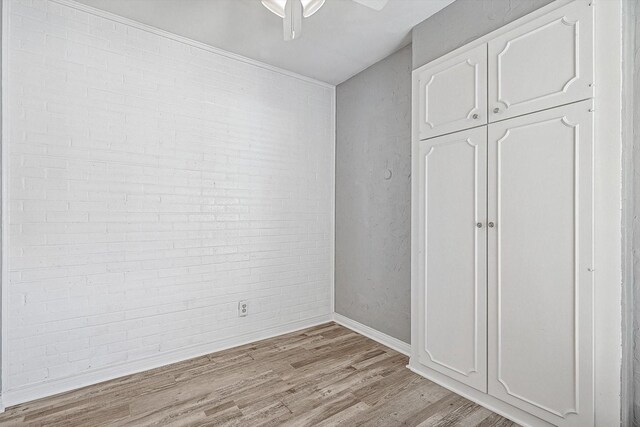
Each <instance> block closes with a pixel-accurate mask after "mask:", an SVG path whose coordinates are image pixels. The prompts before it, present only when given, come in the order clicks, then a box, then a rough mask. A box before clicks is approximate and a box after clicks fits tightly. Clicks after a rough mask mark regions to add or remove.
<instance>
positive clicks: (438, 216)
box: [418, 128, 487, 391]
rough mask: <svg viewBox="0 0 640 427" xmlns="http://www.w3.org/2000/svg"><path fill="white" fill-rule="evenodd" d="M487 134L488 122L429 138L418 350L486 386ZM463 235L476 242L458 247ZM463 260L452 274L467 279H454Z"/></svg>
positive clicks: (424, 152) (423, 152)
mask: <svg viewBox="0 0 640 427" xmlns="http://www.w3.org/2000/svg"><path fill="white" fill-rule="evenodd" d="M486 137H487V135H486V128H476V129H470V130H467V131H463V132H458V133H456V134H450V135H445V136H441V137H438V138H434V139H431V140H428V141H423V142H421V144H420V148H419V159H420V160H419V165H420V178H419V179H420V182H421V183H422V184H421V187H422V191H421V192H420V214H419V215H420V218H421V220H420V224H421V226H420V229H421V231H420V238H419V240H420V243H419V244H420V247H421V248H423V249H422V250H421V253H422V262H421V267H420V277H421V279H420V282H421V283H422V284H423V286H422V287H421V290H420V297H419V298H420V299H421V301H422V305H423V307H425V309H424V310H422V311H421V313H420V327H419V328H420V330H421V331H422V332H421V333H420V337H421V338H420V340H419V343H418V348H419V356H418V357H419V359H420V361H421V363H423V364H424V365H425V366H429V367H431V368H432V369H435V370H438V371H439V372H442V373H444V374H446V375H449V376H451V377H453V378H455V379H457V380H458V381H461V382H463V383H465V384H468V385H470V386H471V387H474V388H476V389H478V390H481V391H486V372H487V371H486V226H483V227H482V228H478V226H477V224H478V223H482V224H484V222H485V221H486V156H487V154H486V153H487V151H486ZM462 171H468V173H464V172H462ZM449 219H450V220H451V221H452V222H453V223H450V221H449ZM430 228H432V230H433V231H432V232H433V233H435V235H434V236H431V235H430ZM445 237H446V238H445ZM456 239H462V240H456ZM456 242H461V245H460V246H466V247H471V248H470V249H467V250H464V249H460V251H456V250H455V248H456V247H457V246H456ZM433 245H435V246H433ZM458 263H462V264H461V265H460V267H459V268H458V269H457V270H458V271H457V273H451V274H460V275H461V276H460V277H462V279H461V280H454V279H451V276H450V275H449V274H447V273H446V272H447V271H448V269H449V267H450V266H451V265H454V264H458ZM466 283H468V285H466ZM432 299H433V300H435V301H437V304H436V305H434V304H433V303H432ZM461 307H462V308H461ZM456 310H457V311H456ZM467 310H468V315H466V314H463V313H467ZM431 324H435V325H437V326H436V327H433V326H431ZM442 325H446V327H447V328H448V329H447V330H446V331H444V330H443V327H442ZM452 343H457V345H453V346H452V345H451V344H452ZM451 350H455V351H451Z"/></svg>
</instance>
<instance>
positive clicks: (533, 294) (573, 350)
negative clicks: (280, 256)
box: [488, 100, 594, 427]
mask: <svg viewBox="0 0 640 427" xmlns="http://www.w3.org/2000/svg"><path fill="white" fill-rule="evenodd" d="M488 150H489V156H488V175H489V179H488V197H489V203H488V220H489V221H490V222H493V223H494V226H493V227H492V228H489V234H488V248H489V249H488V253H489V257H488V261H489V262H488V289H489V294H488V307H489V308H488V325H489V330H488V346H489V347H488V354H489V364H488V368H489V376H488V388H489V394H491V395H493V396H495V397H497V398H499V399H501V400H503V401H505V402H507V403H510V404H511V405H514V406H516V407H519V408H521V409H523V410H525V411H527V412H529V413H531V414H533V415H536V416H538V417H540V418H542V419H544V420H546V421H549V422H551V423H552V424H554V425H558V426H580V427H588V426H591V425H593V394H594V390H593V381H594V380H593V168H594V165H593V112H592V103H591V101H590V100H588V101H583V102H579V103H575V104H571V105H567V106H563V107H559V108H555V109H551V110H546V111H542V112H539V113H535V114H529V115H526V116H522V117H518V118H514V119H510V120H505V121H503V122H499V123H495V124H491V125H489V148H488Z"/></svg>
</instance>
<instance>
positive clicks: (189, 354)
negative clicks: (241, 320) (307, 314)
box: [2, 314, 333, 409]
mask: <svg viewBox="0 0 640 427" xmlns="http://www.w3.org/2000/svg"><path fill="white" fill-rule="evenodd" d="M332 318H333V316H332V315H331V314H327V315H323V316H318V317H313V318H310V319H305V320H300V321H297V322H292V323H287V324H286V325H281V326H276V327H273V328H267V329H263V330H260V331H256V332H251V333H248V334H243V335H239V336H237V337H233V338H228V339H224V340H219V341H214V342H210V343H206V344H200V345H196V346H191V347H186V348H181V349H179V350H175V351H171V352H167V353H163V354H159V355H156V356H151V357H147V358H144V359H139V360H135V361H131V362H125V363H121V364H117V365H112V366H109V367H106V368H101V369H95V370H91V371H86V372H83V373H81V374H79V375H74V376H71V377H66V378H60V379H56V380H52V381H47V382H42V383H38V384H32V385H28V386H24V387H20V388H16V389H13V390H7V391H5V392H4V393H2V404H3V405H2V406H3V409H4V408H5V407H7V408H8V407H10V406H14V405H17V404H20V403H24V402H30V401H32V400H36V399H41V398H43V397H48V396H53V395H55V394H59V393H64V392H67V391H71V390H76V389H79V388H82V387H86V386H90V385H94V384H98V383H101V382H104V381H109V380H113V379H116V378H119V377H123V376H126V375H131V374H137V373H139V372H144V371H148V370H150V369H155V368H159V367H161V366H166V365H170V364H172V363H178V362H182V361H184V360H188V359H193V358H194V357H199V356H203V355H205V354H209V353H215V352H218V351H222V350H226V349H229V348H233V347H238V346H240V345H245V344H250V343H252V342H255V341H261V340H264V339H268V338H273V337H275V336H278V335H284V334H287V333H291V332H296V331H299V330H301V329H305V328H310V327H312V326H316V325H321V324H323V323H327V322H330V321H331V320H333V319H332Z"/></svg>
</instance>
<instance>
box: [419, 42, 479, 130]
mask: <svg viewBox="0 0 640 427" xmlns="http://www.w3.org/2000/svg"><path fill="white" fill-rule="evenodd" d="M486 81H487V46H486V45H482V46H478V47H477V48H475V49H472V50H470V51H468V52H465V53H463V54H461V55H458V56H456V57H455V58H451V59H449V60H447V61H445V62H442V63H439V64H436V65H434V66H433V67H428V68H426V69H425V70H423V71H422V72H421V73H420V76H419V85H418V87H419V91H420V92H419V94H418V97H419V100H420V113H419V122H420V123H419V132H420V139H427V138H431V137H434V136H437V135H442V134H445V133H451V132H456V131H459V130H462V129H468V128H471V127H474V126H479V125H482V124H485V123H487V86H486Z"/></svg>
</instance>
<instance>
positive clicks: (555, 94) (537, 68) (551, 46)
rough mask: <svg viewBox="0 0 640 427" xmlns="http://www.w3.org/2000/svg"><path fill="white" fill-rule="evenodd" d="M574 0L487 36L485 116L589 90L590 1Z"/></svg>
mask: <svg viewBox="0 0 640 427" xmlns="http://www.w3.org/2000/svg"><path fill="white" fill-rule="evenodd" d="M590 2H591V1H587V0H577V1H574V2H571V3H569V4H567V5H566V6H563V7H560V8H558V9H556V10H554V11H552V12H550V13H548V14H546V15H544V16H542V17H540V18H537V19H534V20H533V21H531V22H529V23H527V24H525V25H522V26H521V27H518V28H517V29H514V30H512V31H509V32H507V33H505V34H503V35H501V36H498V37H497V38H495V39H493V40H491V41H490V42H489V121H490V122H495V121H498V120H502V119H506V118H509V117H514V116H519V115H522V114H527V113H531V112H534V111H539V110H544V109H547V108H552V107H556V106H559V105H564V104H568V103H571V102H575V101H580V100H583V99H587V98H591V97H592V96H593V89H594V88H593V82H594V80H593V78H594V77H593V68H594V64H593V7H592V6H590Z"/></svg>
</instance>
